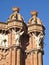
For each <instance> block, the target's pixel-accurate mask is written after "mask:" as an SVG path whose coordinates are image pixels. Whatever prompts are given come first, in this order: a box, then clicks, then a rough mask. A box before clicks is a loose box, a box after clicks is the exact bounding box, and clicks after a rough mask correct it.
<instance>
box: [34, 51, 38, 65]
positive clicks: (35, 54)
mask: <svg viewBox="0 0 49 65" xmlns="http://www.w3.org/2000/svg"><path fill="white" fill-rule="evenodd" d="M34 65H38V52H37V51H35V53H34Z"/></svg>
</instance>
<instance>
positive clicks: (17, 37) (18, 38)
mask: <svg viewBox="0 0 49 65" xmlns="http://www.w3.org/2000/svg"><path fill="white" fill-rule="evenodd" d="M23 33H24V31H22V32H20V31H18V32H16V36H15V40H16V45H17V46H19V45H21V42H20V36H21V35H22V34H23Z"/></svg>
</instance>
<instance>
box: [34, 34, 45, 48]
mask: <svg viewBox="0 0 49 65" xmlns="http://www.w3.org/2000/svg"><path fill="white" fill-rule="evenodd" d="M33 36H34V41H35V43H36V45H37V48H38V49H40V48H41V46H40V44H41V42H43V39H44V35H43V34H42V33H39V35H38V36H37V35H35V34H34V33H33Z"/></svg>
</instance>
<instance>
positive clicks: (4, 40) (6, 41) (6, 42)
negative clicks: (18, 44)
mask: <svg viewBox="0 0 49 65" xmlns="http://www.w3.org/2000/svg"><path fill="white" fill-rule="evenodd" d="M3 36H4V39H3V42H4V45H5V47H8V35H6V34H4V35H3Z"/></svg>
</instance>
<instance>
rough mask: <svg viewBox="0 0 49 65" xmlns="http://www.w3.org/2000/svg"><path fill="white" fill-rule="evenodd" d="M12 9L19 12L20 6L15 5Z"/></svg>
mask: <svg viewBox="0 0 49 65" xmlns="http://www.w3.org/2000/svg"><path fill="white" fill-rule="evenodd" d="M12 10H13V12H15V11H17V12H19V10H20V8H18V7H13V8H12Z"/></svg>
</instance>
